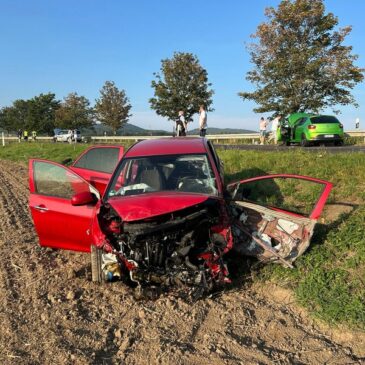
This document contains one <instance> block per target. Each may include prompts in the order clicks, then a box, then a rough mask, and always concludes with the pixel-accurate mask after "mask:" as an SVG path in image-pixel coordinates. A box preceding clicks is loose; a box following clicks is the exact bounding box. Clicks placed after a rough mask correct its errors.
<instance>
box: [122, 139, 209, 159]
mask: <svg viewBox="0 0 365 365" xmlns="http://www.w3.org/2000/svg"><path fill="white" fill-rule="evenodd" d="M206 152H207V149H206V140H205V139H204V138H198V137H176V138H173V137H171V138H158V139H146V140H143V141H140V142H138V143H136V144H135V145H133V146H132V147H131V148H130V149H129V150H128V151H127V153H126V154H125V156H124V157H142V156H157V155H178V154H193V153H206Z"/></svg>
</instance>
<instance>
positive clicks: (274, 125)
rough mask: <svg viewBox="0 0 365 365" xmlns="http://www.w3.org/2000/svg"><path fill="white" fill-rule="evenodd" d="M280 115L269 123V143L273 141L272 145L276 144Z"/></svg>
mask: <svg viewBox="0 0 365 365" xmlns="http://www.w3.org/2000/svg"><path fill="white" fill-rule="evenodd" d="M280 119H281V115H278V116H277V117H276V118H275V119H274V120H273V121H272V123H271V135H270V138H269V141H271V140H272V139H273V140H274V144H278V128H279V127H280Z"/></svg>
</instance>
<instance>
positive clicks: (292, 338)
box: [0, 160, 365, 365]
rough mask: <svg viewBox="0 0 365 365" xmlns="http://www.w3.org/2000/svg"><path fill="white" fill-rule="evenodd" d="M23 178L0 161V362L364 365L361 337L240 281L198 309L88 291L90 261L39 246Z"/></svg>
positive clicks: (171, 300)
mask: <svg viewBox="0 0 365 365" xmlns="http://www.w3.org/2000/svg"><path fill="white" fill-rule="evenodd" d="M27 175H28V173H27V168H26V167H25V166H24V165H20V164H15V163H12V162H8V161H3V160H0V252H1V260H0V364H4V365H5V364H42V365H43V364H138V365H139V364H199V365H200V364H216V365H218V364H362V363H365V341H364V336H363V335H362V334H361V333H355V332H350V331H344V330H331V329H329V328H327V327H324V326H323V325H320V324H318V323H314V322H313V321H312V320H310V319H309V317H308V315H307V314H306V313H305V312H304V311H303V310H301V309H299V308H297V307H296V306H295V305H294V304H292V299H291V296H290V293H287V292H285V291H283V290H280V289H279V288H275V287H273V288H271V287H270V288H269V287H264V288H262V287H259V286H258V285H253V284H250V283H249V282H247V283H246V284H245V282H246V281H247V280H246V279H245V278H242V281H241V284H240V285H237V286H236V287H234V288H231V289H230V290H229V291H226V292H223V293H221V294H220V295H219V296H216V297H214V298H206V299H203V300H200V301H198V302H196V303H194V304H188V303H186V302H185V301H183V300H181V299H178V298H176V297H174V296H172V295H165V296H161V297H160V298H159V299H157V300H155V301H136V300H135V299H134V298H133V296H132V295H131V292H130V289H128V288H126V287H125V286H124V285H123V284H122V283H109V284H101V285H99V284H95V283H92V282H91V279H90V277H91V273H90V265H89V255H87V254H79V253H74V252H67V251H55V250H51V249H47V248H41V247H39V245H38V239H37V236H36V233H35V231H34V229H33V224H32V220H31V217H30V214H29V210H28V202H27V199H28V176H27ZM50 229H52V227H50Z"/></svg>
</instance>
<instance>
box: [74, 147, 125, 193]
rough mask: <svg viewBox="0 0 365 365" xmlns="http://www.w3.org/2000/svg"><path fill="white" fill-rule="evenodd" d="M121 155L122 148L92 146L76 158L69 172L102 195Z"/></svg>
mask: <svg viewBox="0 0 365 365" xmlns="http://www.w3.org/2000/svg"><path fill="white" fill-rule="evenodd" d="M123 153H124V148H123V147H122V146H93V147H90V148H88V149H87V150H86V151H85V152H83V153H82V154H81V155H80V156H79V157H78V158H77V160H76V161H75V162H74V163H73V164H72V166H71V167H70V170H72V171H74V172H76V173H77V174H78V175H80V176H81V177H83V178H84V179H85V180H86V181H88V182H89V183H90V184H91V185H93V186H95V187H96V188H97V189H98V191H99V192H100V194H101V195H103V194H104V191H105V188H106V186H107V185H108V182H109V180H110V177H111V175H112V173H113V171H114V169H115V167H116V166H117V164H118V162H119V160H120V159H121V158H122V157H123Z"/></svg>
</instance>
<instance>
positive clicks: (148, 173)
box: [137, 167, 165, 191]
mask: <svg viewBox="0 0 365 365" xmlns="http://www.w3.org/2000/svg"><path fill="white" fill-rule="evenodd" d="M137 181H138V182H139V183H144V184H146V185H148V186H150V187H151V188H153V189H154V190H156V191H159V190H163V189H164V188H165V179H164V176H163V175H162V173H161V172H160V171H159V170H158V169H157V168H156V167H154V168H149V169H145V170H142V171H141V172H140V173H139V175H138V176H137Z"/></svg>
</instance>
